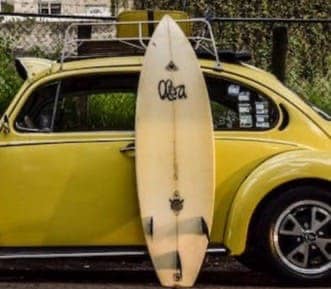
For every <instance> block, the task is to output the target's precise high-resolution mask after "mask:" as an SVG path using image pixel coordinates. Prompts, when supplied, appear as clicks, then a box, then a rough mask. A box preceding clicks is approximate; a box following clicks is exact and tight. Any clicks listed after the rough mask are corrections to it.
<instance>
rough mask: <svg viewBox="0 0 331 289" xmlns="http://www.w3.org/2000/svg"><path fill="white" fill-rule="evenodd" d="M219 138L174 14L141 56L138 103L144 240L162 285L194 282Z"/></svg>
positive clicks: (210, 202) (202, 247)
mask: <svg viewBox="0 0 331 289" xmlns="http://www.w3.org/2000/svg"><path fill="white" fill-rule="evenodd" d="M214 171H215V164H214V140H213V127H212V117H211V111H210V105H209V99H208V92H207V87H206V84H205V81H204V78H203V74H202V71H201V69H200V66H199V63H198V60H197V58H196V55H195V53H194V51H193V48H192V46H191V44H190V43H189V41H188V39H187V38H186V36H185V35H184V33H183V32H182V30H181V29H180V27H179V26H178V25H177V24H176V22H175V21H174V20H172V18H171V17H169V16H165V17H164V18H163V19H162V21H161V22H160V24H159V25H158V26H157V28H156V30H155V32H154V34H153V36H152V39H151V40H150V42H149V46H148V48H147V51H146V55H145V58H144V64H143V68H142V71H141V76H140V81H139V88H138V99H137V109H136V175H137V186H138V196H139V205H140V213H141V218H142V224H143V229H144V233H145V239H146V243H147V246H148V250H149V253H150V256H151V258H152V261H153V265H154V268H155V270H156V273H157V275H158V278H159V280H160V282H161V284H162V285H163V286H168V287H173V286H182V287H190V286H192V285H193V284H194V282H195V280H196V278H197V275H198V273H199V271H200V267H201V264H202V262H203V259H204V256H205V252H206V249H207V245H208V241H209V234H210V228H211V226H212V219H213V208H214V182H215V181H214V174H215V172H214Z"/></svg>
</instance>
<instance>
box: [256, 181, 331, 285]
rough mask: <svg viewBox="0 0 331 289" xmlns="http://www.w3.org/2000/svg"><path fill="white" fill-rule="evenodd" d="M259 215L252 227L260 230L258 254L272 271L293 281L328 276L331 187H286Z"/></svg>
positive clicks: (329, 271)
mask: <svg viewBox="0 0 331 289" xmlns="http://www.w3.org/2000/svg"><path fill="white" fill-rule="evenodd" d="M260 216H261V220H260V222H259V227H258V228H255V229H256V232H261V235H260V236H261V238H260V241H261V242H260V249H261V250H262V251H260V253H262V255H263V259H265V261H266V262H267V263H269V265H270V269H271V270H272V271H271V272H273V273H274V274H279V275H280V276H281V277H286V278H287V279H290V280H294V281H307V280H310V281H313V280H322V279H325V278H329V277H330V273H331V191H330V190H325V189H322V188H317V187H312V186H302V187H297V188H293V189H290V190H287V191H285V192H283V193H282V194H281V195H280V196H278V197H276V198H274V199H273V200H272V201H271V202H269V203H268V205H267V206H265V207H264V210H263V212H262V214H260ZM259 234H260V233H259Z"/></svg>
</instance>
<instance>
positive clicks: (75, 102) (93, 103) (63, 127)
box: [16, 73, 139, 132]
mask: <svg viewBox="0 0 331 289" xmlns="http://www.w3.org/2000/svg"><path fill="white" fill-rule="evenodd" d="M138 79H139V75H138V74H134V73H130V74H101V75H83V76H77V77H69V78H65V79H62V80H60V81H59V82H58V84H57V85H55V86H54V87H52V88H51V87H50V85H48V86H46V87H47V89H46V88H44V87H41V88H39V89H37V90H36V91H35V92H34V93H33V94H32V95H31V96H30V99H29V100H28V101H27V103H26V104H25V106H24V108H23V110H22V111H21V113H20V115H19V117H18V119H17V122H16V124H17V127H18V129H22V130H23V131H30V132H33V131H45V129H43V128H44V126H47V128H48V131H53V132H85V131H109V130H110V131H132V130H133V129H134V119H135V103H136V94H137V87H138ZM45 91H47V93H46V92H45ZM47 99H49V100H47ZM46 100H47V101H46ZM45 102H47V103H48V102H49V105H48V106H47V107H44V105H43V107H44V108H43V110H41V109H38V108H37V107H38V106H40V105H38V103H45ZM46 112H47V113H46ZM44 115H47V117H45V116H44ZM30 128H33V129H30Z"/></svg>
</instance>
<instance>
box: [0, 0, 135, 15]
mask: <svg viewBox="0 0 331 289" xmlns="http://www.w3.org/2000/svg"><path fill="white" fill-rule="evenodd" d="M0 1H1V2H0V3H1V5H0V9H1V11H2V12H3V11H5V7H6V9H7V10H8V7H11V10H12V12H17V13H38V14H45V15H61V14H65V15H93V16H116V15H117V14H118V13H120V12H121V11H123V10H128V9H131V8H132V7H133V0H0ZM6 12H8V11H6Z"/></svg>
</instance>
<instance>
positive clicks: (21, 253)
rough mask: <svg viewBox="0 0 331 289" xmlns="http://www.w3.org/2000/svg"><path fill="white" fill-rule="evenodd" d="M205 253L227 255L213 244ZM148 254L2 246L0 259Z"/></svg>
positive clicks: (141, 253)
mask: <svg viewBox="0 0 331 289" xmlns="http://www.w3.org/2000/svg"><path fill="white" fill-rule="evenodd" d="M207 254H216V255H228V254H229V250H228V249H227V248H225V247H224V246H217V247H216V246H213V247H210V248H208V249H207ZM139 256H148V251H147V249H146V248H145V247H139V248H129V247H128V248H127V247H125V248H118V247H115V248H114V247H108V248H100V249H98V248H45V249H35V248H2V249H0V259H1V260H8V259H53V258H89V257H139Z"/></svg>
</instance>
